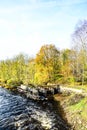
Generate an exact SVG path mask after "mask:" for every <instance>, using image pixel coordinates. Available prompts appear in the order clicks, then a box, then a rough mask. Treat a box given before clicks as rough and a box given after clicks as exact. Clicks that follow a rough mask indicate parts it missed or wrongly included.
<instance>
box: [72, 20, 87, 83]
mask: <svg viewBox="0 0 87 130" xmlns="http://www.w3.org/2000/svg"><path fill="white" fill-rule="evenodd" d="M72 43H73V50H74V51H75V52H76V54H75V58H76V59H75V61H76V63H75V64H76V75H77V77H78V79H79V80H81V82H82V85H83V84H84V81H85V80H86V76H85V73H86V71H87V62H86V61H87V20H84V21H80V23H79V24H77V26H76V29H75V31H74V33H73V35H72Z"/></svg>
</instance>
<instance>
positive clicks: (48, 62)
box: [35, 44, 60, 83]
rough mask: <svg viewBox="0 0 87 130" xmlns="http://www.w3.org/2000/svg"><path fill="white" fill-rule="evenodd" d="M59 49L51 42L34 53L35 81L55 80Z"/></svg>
mask: <svg viewBox="0 0 87 130" xmlns="http://www.w3.org/2000/svg"><path fill="white" fill-rule="evenodd" d="M59 55H60V52H59V50H58V49H57V48H56V47H55V46H54V45H52V44H50V45H43V46H42V47H41V49H40V51H39V52H38V54H37V55H36V59H35V62H36V74H35V80H36V82H37V83H48V82H55V81H56V80H57V78H58V74H59V71H60V63H59Z"/></svg>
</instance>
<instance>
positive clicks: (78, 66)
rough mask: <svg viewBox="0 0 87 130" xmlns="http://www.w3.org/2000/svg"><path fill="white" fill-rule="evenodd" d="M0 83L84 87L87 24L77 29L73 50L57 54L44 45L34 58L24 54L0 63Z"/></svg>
mask: <svg viewBox="0 0 87 130" xmlns="http://www.w3.org/2000/svg"><path fill="white" fill-rule="evenodd" d="M0 83H1V84H6V85H7V86H17V85H20V84H22V83H23V84H27V85H28V84H48V83H62V84H75V83H79V84H82V85H83V84H86V83H87V21H83V22H81V23H80V24H79V26H77V27H76V29H75V31H74V33H73V35H72V48H71V49H65V50H59V49H58V48H56V46H55V45H53V44H50V45H48V44H46V45H43V46H42V47H41V48H40V50H39V52H38V53H37V55H36V57H34V58H31V57H28V56H26V55H23V54H19V55H17V56H15V57H14V58H13V59H7V60H5V61H4V60H3V61H0Z"/></svg>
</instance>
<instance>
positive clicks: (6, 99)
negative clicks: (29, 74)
mask: <svg viewBox="0 0 87 130" xmlns="http://www.w3.org/2000/svg"><path fill="white" fill-rule="evenodd" d="M0 130H69V128H68V126H67V124H66V123H65V121H63V120H62V119H61V117H60V116H58V114H57V113H56V110H55V109H54V107H53V104H52V102H51V101H34V100H31V99H27V98H24V97H22V96H20V95H16V94H14V93H11V92H10V91H8V90H6V89H4V88H2V87H0Z"/></svg>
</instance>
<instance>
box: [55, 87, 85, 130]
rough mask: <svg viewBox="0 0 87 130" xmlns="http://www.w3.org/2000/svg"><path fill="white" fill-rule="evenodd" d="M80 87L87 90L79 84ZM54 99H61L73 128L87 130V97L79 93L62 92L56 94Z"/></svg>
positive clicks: (74, 129)
mask: <svg viewBox="0 0 87 130" xmlns="http://www.w3.org/2000/svg"><path fill="white" fill-rule="evenodd" d="M78 88H79V89H84V91H85V92H87V88H86V87H82V86H78ZM54 99H55V100H56V101H60V105H61V106H62V107H63V109H64V113H65V114H66V118H67V121H68V123H70V124H71V125H72V127H73V130H87V97H83V96H82V95H77V94H71V95H68V94H61V95H55V97H54Z"/></svg>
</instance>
